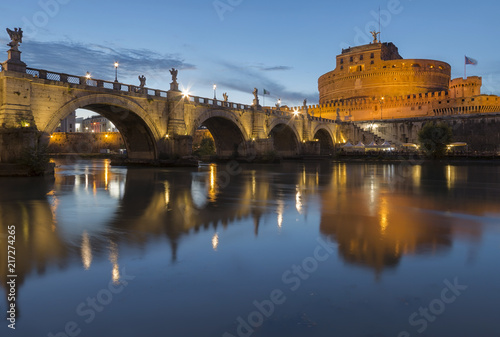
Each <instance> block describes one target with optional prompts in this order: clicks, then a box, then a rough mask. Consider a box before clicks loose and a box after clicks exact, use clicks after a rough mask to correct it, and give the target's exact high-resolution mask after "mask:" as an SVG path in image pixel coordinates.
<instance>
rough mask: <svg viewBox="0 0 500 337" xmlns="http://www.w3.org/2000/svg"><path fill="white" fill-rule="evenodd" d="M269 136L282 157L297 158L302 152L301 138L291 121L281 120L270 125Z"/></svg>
mask: <svg viewBox="0 0 500 337" xmlns="http://www.w3.org/2000/svg"><path fill="white" fill-rule="evenodd" d="M268 130H269V133H268V136H270V137H271V139H272V140H273V145H274V150H275V151H276V152H278V154H279V155H280V156H281V157H295V156H298V155H299V154H300V151H301V144H300V141H301V137H300V135H299V133H298V131H297V129H296V128H295V124H294V123H293V121H292V120H291V119H283V118H279V119H276V120H274V121H273V122H272V123H271V124H270V125H269V128H268Z"/></svg>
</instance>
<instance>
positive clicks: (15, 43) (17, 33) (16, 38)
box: [7, 28, 23, 50]
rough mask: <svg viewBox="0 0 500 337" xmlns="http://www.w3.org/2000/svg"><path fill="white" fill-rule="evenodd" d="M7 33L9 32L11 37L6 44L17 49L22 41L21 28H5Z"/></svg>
mask: <svg viewBox="0 0 500 337" xmlns="http://www.w3.org/2000/svg"><path fill="white" fill-rule="evenodd" d="M7 33H9V36H10V39H11V41H10V43H8V44H7V46H9V47H11V48H12V49H13V50H18V47H19V44H20V43H23V30H22V29H21V28H14V30H11V29H9V28H7Z"/></svg>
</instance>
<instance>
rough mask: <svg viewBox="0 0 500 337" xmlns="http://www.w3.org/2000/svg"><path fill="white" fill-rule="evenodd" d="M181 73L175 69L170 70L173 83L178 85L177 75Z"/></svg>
mask: <svg viewBox="0 0 500 337" xmlns="http://www.w3.org/2000/svg"><path fill="white" fill-rule="evenodd" d="M178 72H179V71H178V70H177V69H175V68H172V69H170V75H172V82H173V83H177V73H178Z"/></svg>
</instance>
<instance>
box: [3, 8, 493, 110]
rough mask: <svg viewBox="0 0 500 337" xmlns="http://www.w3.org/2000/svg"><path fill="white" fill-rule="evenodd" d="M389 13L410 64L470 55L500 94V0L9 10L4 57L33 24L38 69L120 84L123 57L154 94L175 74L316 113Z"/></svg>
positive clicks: (133, 76)
mask: <svg viewBox="0 0 500 337" xmlns="http://www.w3.org/2000/svg"><path fill="white" fill-rule="evenodd" d="M379 6H380V8H381V13H382V16H381V19H382V41H384V42H394V43H395V44H396V45H397V46H398V47H399V51H400V54H401V55H402V56H403V57H404V58H423V59H426V58H428V59H437V60H442V61H445V62H448V63H449V64H450V65H451V66H452V77H461V76H463V72H464V55H467V56H470V57H472V58H474V59H476V60H478V61H479V64H478V65H477V66H468V67H467V74H468V75H471V76H472V75H477V76H482V77H483V93H487V94H500V63H499V58H500V57H499V55H500V44H499V43H498V39H499V38H498V35H497V34H498V33H499V32H500V20H499V19H498V13H499V12H500V4H499V3H498V2H496V1H482V2H470V1H455V2H453V3H452V2H449V1H430V0H389V1H386V0H384V1H367V0H363V1H351V2H347V1H342V2H340V1H314V0H312V1H300V2H299V1H281V0H280V1H273V0H267V1H264V0H190V1H169V0H164V1H151V0H143V1H129V0H122V1H107V0H106V1H105V0H98V1H97V0H85V1H84V0H39V1H37V0H16V1H3V2H2V4H0V19H1V20H0V22H2V24H3V30H2V32H3V33H1V32H0V42H1V45H0V49H3V51H4V52H6V51H7V49H8V47H7V46H6V43H7V42H8V35H7V33H6V32H5V30H4V29H5V28H7V27H9V28H14V27H23V29H24V31H25V36H24V41H23V42H24V43H23V44H22V45H21V50H22V51H23V54H22V58H23V60H24V61H25V62H26V63H27V64H28V66H30V67H33V68H43V69H47V70H52V71H58V72H65V73H69V74H75V75H83V74H85V72H86V71H89V72H90V73H91V74H92V75H93V77H94V78H100V79H106V80H111V81H112V80H114V68H113V62H114V61H115V60H117V61H119V62H120V67H119V70H118V77H119V80H120V81H122V82H124V83H130V84H139V80H138V79H137V77H138V76H139V75H143V74H144V75H145V76H146V78H147V86H148V87H151V88H158V89H164V90H167V89H168V88H169V82H170V79H171V77H170V74H169V72H168V69H170V68H171V67H175V68H178V69H179V75H178V80H179V82H180V84H181V86H184V87H189V88H190V92H191V93H192V94H193V95H197V96H203V97H212V96H213V89H212V85H213V84H214V83H216V84H217V95H218V97H219V98H221V97H222V93H223V92H227V93H228V95H229V100H230V101H234V102H239V103H246V104H250V103H251V101H252V98H253V95H252V90H253V88H254V87H256V88H258V89H259V92H260V93H262V90H263V89H264V88H265V89H267V90H268V91H270V92H271V95H270V96H268V97H266V104H270V103H272V104H274V102H275V101H276V100H277V99H278V98H281V99H282V102H283V104H287V105H291V106H293V105H298V104H302V101H303V99H304V98H307V99H308V102H309V103H311V104H315V103H317V102H318V100H319V99H318V90H317V79H318V77H319V76H321V75H322V74H324V73H326V72H328V71H330V70H333V69H334V66H335V56H336V55H337V54H339V53H340V52H341V48H342V47H346V46H354V45H358V44H364V43H366V42H368V41H369V40H368V34H367V29H366V28H368V30H369V28H370V26H371V25H373V24H375V23H376V21H377V20H376V18H375V17H376V16H377V13H378V9H379ZM1 52H2V50H0V55H1ZM3 55H4V57H3V59H5V58H6V57H7V54H6V53H4V54H3ZM0 59H2V58H1V57H0ZM261 103H262V102H261Z"/></svg>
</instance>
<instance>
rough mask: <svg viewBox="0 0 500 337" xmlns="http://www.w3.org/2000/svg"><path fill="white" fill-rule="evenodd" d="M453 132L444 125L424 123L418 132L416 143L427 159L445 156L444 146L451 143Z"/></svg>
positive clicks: (442, 123)
mask: <svg viewBox="0 0 500 337" xmlns="http://www.w3.org/2000/svg"><path fill="white" fill-rule="evenodd" d="M452 139H453V132H452V129H451V127H450V126H449V125H448V124H446V123H444V122H441V123H437V124H434V123H432V122H428V123H426V124H425V125H424V126H423V127H422V129H421V130H420V131H419V132H418V142H419V143H420V146H421V148H422V150H423V151H424V153H425V154H426V155H427V156H428V157H432V158H439V157H442V156H444V155H445V153H446V146H447V145H448V144H450V143H451V141H452Z"/></svg>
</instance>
